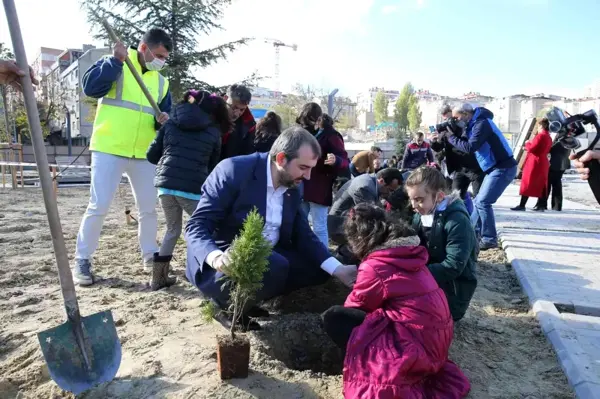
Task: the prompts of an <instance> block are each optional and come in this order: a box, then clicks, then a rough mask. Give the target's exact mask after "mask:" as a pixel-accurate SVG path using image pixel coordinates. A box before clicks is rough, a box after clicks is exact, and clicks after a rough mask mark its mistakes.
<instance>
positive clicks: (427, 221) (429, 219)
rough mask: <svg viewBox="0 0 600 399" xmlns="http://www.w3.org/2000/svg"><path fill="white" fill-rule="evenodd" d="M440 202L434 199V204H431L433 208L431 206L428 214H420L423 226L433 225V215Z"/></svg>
mask: <svg viewBox="0 0 600 399" xmlns="http://www.w3.org/2000/svg"><path fill="white" fill-rule="evenodd" d="M440 202H441V201H439V200H437V201H435V204H433V208H431V212H430V213H429V214H427V215H421V224H422V225H423V227H431V226H433V219H434V217H435V211H436V209H437V207H438V204H439V203H440Z"/></svg>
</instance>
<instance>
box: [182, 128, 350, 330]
mask: <svg viewBox="0 0 600 399" xmlns="http://www.w3.org/2000/svg"><path fill="white" fill-rule="evenodd" d="M320 156H321V147H320V145H319V143H318V141H317V140H316V139H315V138H314V136H313V135H312V134H310V133H309V132H308V131H306V130H304V129H302V128H300V127H291V128H289V129H287V130H286V131H284V132H283V133H282V134H281V135H280V136H279V137H278V138H277V140H276V141H275V143H274V144H273V147H272V148H271V151H270V152H269V153H263V154H260V153H254V154H251V155H245V156H240V157H234V158H229V159H225V160H223V161H221V162H220V163H219V164H218V165H217V167H216V168H215V169H214V170H213V171H212V173H211V174H210V175H209V176H208V178H207V179H206V181H205V182H204V185H203V186H202V194H201V199H200V202H199V203H198V207H197V208H196V211H195V212H194V214H193V215H192V217H191V219H190V220H189V222H188V224H187V226H186V232H185V238H186V241H187V269H186V276H187V278H188V280H189V281H190V282H192V284H194V285H195V286H196V287H198V289H200V291H201V292H202V293H203V294H204V295H205V296H207V297H209V298H211V299H212V300H213V302H214V303H215V304H216V305H218V307H220V308H221V309H226V308H227V302H228V300H229V291H228V290H227V289H224V290H223V289H222V285H223V282H224V281H223V279H222V278H223V277H224V273H223V270H224V269H226V267H225V266H226V265H227V263H228V261H229V258H228V254H227V249H228V248H229V246H230V245H231V242H232V241H233V239H234V238H235V237H236V236H237V235H238V234H239V232H240V230H241V228H242V225H243V223H244V219H245V218H246V216H247V215H248V213H249V212H250V211H251V210H252V209H253V208H254V207H256V208H257V209H258V211H259V213H260V214H261V215H262V216H263V218H264V220H265V227H264V231H263V234H264V236H265V237H266V238H267V239H268V240H269V241H270V242H271V243H272V245H273V253H272V254H271V256H270V258H269V270H268V271H267V272H266V273H265V275H264V278H263V288H262V289H261V290H260V291H259V292H258V293H257V295H256V300H257V301H263V300H266V299H269V298H273V297H275V296H279V295H282V294H285V293H287V292H290V291H293V290H296V289H299V288H302V287H307V286H311V285H317V284H321V283H324V282H325V281H326V280H327V278H328V277H329V275H333V276H335V277H337V278H338V279H340V280H341V281H342V282H343V283H344V284H346V285H347V286H349V287H351V286H352V284H353V283H354V280H355V279H356V273H357V268H356V266H354V265H349V266H346V265H342V264H341V263H340V262H339V261H338V260H337V259H335V258H334V257H332V256H331V254H330V253H329V250H328V249H327V248H326V247H325V245H323V244H322V243H321V242H320V241H319V239H318V238H317V237H316V236H315V234H314V233H313V232H312V230H311V229H310V226H309V225H308V221H307V219H306V216H305V215H304V214H303V213H302V210H301V207H300V205H301V202H302V201H301V197H300V194H299V192H298V185H299V184H300V183H302V181H303V180H304V179H306V180H309V179H310V173H311V169H312V168H313V167H314V166H315V165H316V163H317V160H318V159H319V157H320ZM225 278H226V276H225ZM256 311H257V309H256V308H254V309H251V311H250V312H247V313H246V314H245V315H244V317H243V318H242V327H244V325H246V326H247V325H248V324H247V323H249V319H248V316H253V314H251V313H252V312H254V313H255V314H256ZM263 313H264V311H263ZM218 320H219V321H220V322H221V323H223V324H226V321H225V320H224V319H223V314H222V313H221V318H219V319H218ZM253 327H254V328H257V327H258V325H257V324H253V325H250V328H253Z"/></svg>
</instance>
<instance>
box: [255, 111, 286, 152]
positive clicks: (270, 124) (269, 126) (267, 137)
mask: <svg viewBox="0 0 600 399" xmlns="http://www.w3.org/2000/svg"><path fill="white" fill-rule="evenodd" d="M280 134H281V117H280V116H279V115H277V114H276V113H275V112H273V111H269V112H267V114H266V115H265V116H264V117H263V118H262V119H261V120H260V121H259V122H258V124H257V125H256V134H255V135H254V149H255V150H256V152H269V151H271V147H272V146H273V143H274V142H275V139H277V137H279V135H280Z"/></svg>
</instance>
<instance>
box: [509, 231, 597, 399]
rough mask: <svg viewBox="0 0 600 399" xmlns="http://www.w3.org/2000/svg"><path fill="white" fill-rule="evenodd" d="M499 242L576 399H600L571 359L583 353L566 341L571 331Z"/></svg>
mask: <svg viewBox="0 0 600 399" xmlns="http://www.w3.org/2000/svg"><path fill="white" fill-rule="evenodd" d="M500 238H501V244H502V249H503V250H504V252H505V254H506V258H507V259H508V261H509V262H510V263H511V265H512V267H513V268H514V270H515V273H516V275H517V278H518V279H519V283H520V285H521V287H522V289H523V291H524V292H525V294H526V295H527V297H528V298H529V304H530V306H531V308H532V310H533V313H534V314H535V317H536V318H537V319H538V321H539V322H540V326H541V328H542V331H543V332H544V335H545V336H546V338H547V339H548V340H549V341H550V343H551V344H552V346H553V348H554V351H555V352H556V355H557V356H558V360H559V363H560V365H561V367H562V369H563V371H564V373H565V374H566V376H567V379H568V380H569V384H570V385H571V387H572V388H573V390H574V391H575V394H576V395H577V397H578V398H579V399H600V385H598V384H595V383H593V382H589V381H585V380H584V376H585V373H584V370H583V368H584V367H585V366H582V365H580V364H578V363H577V361H576V360H577V359H575V358H574V354H576V353H581V352H583V349H582V348H581V347H580V345H579V344H578V342H577V341H576V340H574V339H569V338H570V337H572V336H573V335H574V333H573V332H572V329H570V328H569V327H567V325H566V324H565V323H564V322H563V320H562V319H561V315H560V312H559V311H558V309H556V306H554V304H553V303H552V302H549V301H546V300H544V299H541V298H537V297H536V296H535V294H534V291H533V287H532V286H531V282H530V281H529V280H528V279H527V277H526V276H527V273H525V264H526V263H527V260H524V259H519V258H517V257H516V256H515V254H514V253H513V251H512V249H511V248H510V241H506V240H503V239H502V234H501V233H500Z"/></svg>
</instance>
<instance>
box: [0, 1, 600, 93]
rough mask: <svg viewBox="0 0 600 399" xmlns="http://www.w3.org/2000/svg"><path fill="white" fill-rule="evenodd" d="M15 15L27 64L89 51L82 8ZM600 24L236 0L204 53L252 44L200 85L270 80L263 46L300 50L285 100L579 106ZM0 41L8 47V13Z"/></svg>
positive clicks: (574, 9) (290, 55)
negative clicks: (407, 96)
mask: <svg viewBox="0 0 600 399" xmlns="http://www.w3.org/2000/svg"><path fill="white" fill-rule="evenodd" d="M17 8H18V11H19V17H20V20H21V28H22V30H23V36H24V39H25V45H26V48H27V53H28V56H29V57H30V59H31V60H32V58H33V55H34V54H35V53H36V51H37V50H38V49H39V47H40V46H48V47H58V48H61V47H62V48H64V47H80V46H81V44H83V43H90V42H92V39H91V38H90V35H89V26H88V25H87V23H86V21H85V15H84V13H82V12H81V10H80V3H79V1H78V0H44V1H43V2H40V0H19V1H18V3H17ZM33 8H35V9H36V11H37V12H35V13H33V12H31V11H28V10H30V9H33ZM599 18H600V0H571V1H569V0H479V1H478V0H285V1H282V0H234V1H233V5H232V6H231V7H229V8H228V9H227V10H226V12H225V17H224V18H223V20H222V21H221V23H222V25H223V28H224V30H223V31H214V32H211V34H210V35H209V36H201V37H199V38H198V43H199V49H203V48H208V47H211V46H213V45H217V44H220V43H223V42H225V41H227V40H235V39H238V38H240V37H243V36H246V37H255V38H257V40H255V41H254V42H253V43H251V44H249V45H248V46H247V47H245V48H243V49H241V50H240V51H238V52H236V53H235V54H234V55H232V56H231V57H230V58H229V61H225V62H221V63H219V64H217V65H215V66H213V67H209V68H207V69H203V70H199V71H196V75H197V76H198V77H199V78H200V79H202V80H206V81H209V82H212V83H214V84H227V83H231V82H233V81H236V80H240V79H243V78H244V77H246V76H248V75H250V74H251V73H252V72H253V71H258V72H259V74H261V75H263V76H272V75H273V69H274V51H273V47H272V46H271V45H269V44H265V43H264V41H263V40H260V38H265V37H267V38H276V39H279V40H283V41H284V42H286V43H289V44H292V43H293V44H297V45H298V51H296V52H293V51H291V50H290V49H287V48H283V49H281V60H280V66H281V79H280V80H281V89H283V90H284V91H287V90H289V88H290V87H291V86H292V85H293V84H294V83H304V84H311V85H313V86H316V87H320V88H323V89H332V88H334V87H337V88H339V89H340V94H342V95H353V94H356V93H359V92H363V91H365V90H366V89H368V88H369V87H372V86H384V87H386V88H389V89H391V88H396V89H400V88H401V87H402V85H403V84H404V83H405V82H407V81H411V82H412V83H413V84H414V86H415V87H417V88H424V89H429V90H431V91H433V92H436V93H439V94H446V95H460V94H463V93H465V92H467V91H470V90H473V91H479V92H481V93H482V94H488V95H495V96H499V95H510V94H516V93H525V94H535V93H539V92H545V93H554V94H562V95H569V96H580V95H581V94H582V93H583V90H584V88H585V86H588V85H590V84H592V83H593V82H595V81H598V80H600V51H599V49H598V43H599V40H598V38H599V37H600V27H598V23H597V21H598V19H599ZM52 20H56V21H58V20H60V21H68V22H69V23H68V24H67V23H60V24H54V25H52V26H50V25H47V24H48V21H52ZM42 32H43V33H42ZM0 41H4V42H10V40H9V38H8V29H7V27H6V23H5V20H4V16H3V15H2V21H1V22H0ZM273 84H274V82H273V81H272V80H269V79H265V80H263V81H262V82H261V85H262V86H266V87H273Z"/></svg>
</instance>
